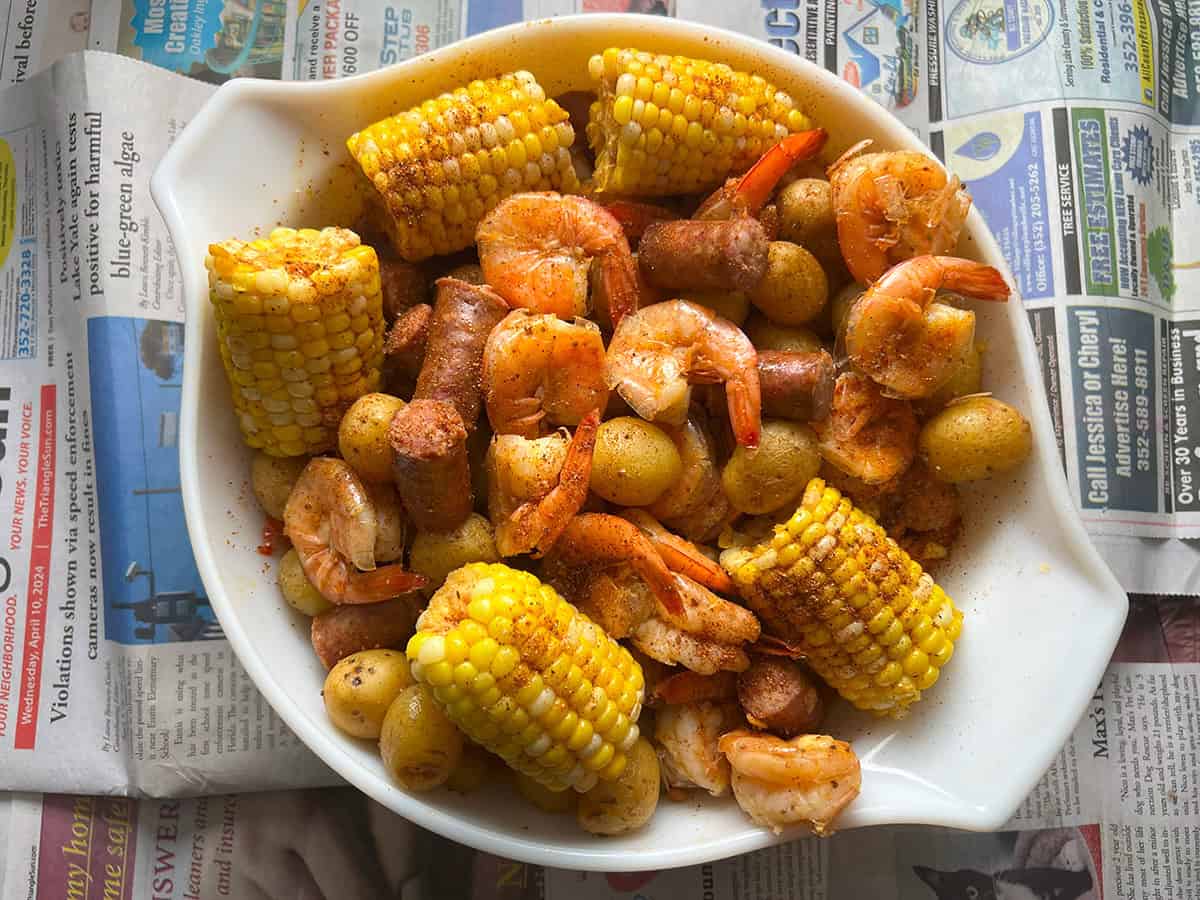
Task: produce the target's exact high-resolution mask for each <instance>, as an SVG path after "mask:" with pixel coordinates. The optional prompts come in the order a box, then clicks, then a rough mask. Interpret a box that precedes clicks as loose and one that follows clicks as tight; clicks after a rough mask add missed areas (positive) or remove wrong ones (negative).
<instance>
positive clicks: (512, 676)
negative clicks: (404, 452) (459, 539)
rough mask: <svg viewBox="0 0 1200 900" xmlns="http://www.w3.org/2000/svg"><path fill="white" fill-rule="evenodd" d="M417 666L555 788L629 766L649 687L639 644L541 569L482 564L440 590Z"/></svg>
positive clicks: (467, 717) (459, 718) (416, 648)
mask: <svg viewBox="0 0 1200 900" xmlns="http://www.w3.org/2000/svg"><path fill="white" fill-rule="evenodd" d="M417 629H418V630H417V633H416V634H415V635H414V636H413V638H412V640H411V641H409V644H408V658H409V660H411V662H412V673H413V676H414V677H415V678H417V679H418V680H419V681H421V682H423V683H425V684H427V685H429V686H430V687H431V688H432V689H433V695H434V697H436V698H437V700H438V702H440V703H441V704H442V705H443V706H444V707H445V709H446V712H447V714H448V715H449V716H450V718H451V719H452V720H454V722H456V723H457V724H458V726H459V727H460V728H461V729H462V730H463V731H464V732H466V734H467V735H468V736H469V737H470V738H471V739H472V740H474V741H475V742H476V743H479V744H482V745H483V746H484V747H486V748H487V749H489V750H491V751H492V752H493V753H495V754H497V755H498V756H500V757H501V758H502V759H504V761H505V762H507V763H508V764H509V765H510V766H512V767H513V768H514V769H516V770H517V771H519V772H522V773H524V774H525V775H528V776H529V777H531V778H534V779H536V780H537V781H539V782H540V783H541V784H543V785H545V786H546V787H548V788H550V789H551V790H558V791H561V790H565V789H566V788H568V787H573V788H575V789H576V790H577V791H586V790H588V789H590V788H591V787H592V786H593V785H594V784H595V783H596V781H597V779H605V780H611V779H614V778H616V777H618V776H619V775H620V774H621V771H622V770H623V769H624V768H625V764H626V753H627V752H628V751H629V748H630V747H632V746H633V744H634V742H635V741H636V740H637V737H638V727H637V724H636V722H637V718H638V715H639V714H640V712H641V708H642V691H643V686H644V681H643V676H642V670H641V667H640V666H639V665H638V664H637V662H635V661H634V659H633V657H632V656H630V655H629V651H627V650H625V649H624V648H623V647H621V646H620V645H619V644H618V643H617V642H616V641H614V640H613V639H612V638H610V637H609V636H608V635H607V634H605V632H604V630H603V629H601V628H600V627H599V626H598V625H596V624H595V623H593V622H592V621H591V620H590V619H588V617H587V616H585V615H584V614H583V613H581V612H579V611H578V610H577V609H575V607H573V606H572V605H571V604H570V603H568V602H567V601H566V600H564V599H562V598H561V597H560V596H559V595H558V594H557V593H556V592H555V590H554V589H553V588H551V587H550V586H549V585H544V584H542V583H541V582H539V581H538V580H537V578H535V577H534V576H533V575H530V574H529V573H527V572H520V571H517V570H516V569H511V568H509V567H508V566H505V565H503V564H501V563H492V564H488V563H471V564H469V565H466V566H463V567H462V568H461V569H458V570H456V571H455V572H452V573H451V574H450V576H449V577H448V578H447V579H446V582H445V584H443V585H442V587H441V588H440V589H439V590H438V592H437V593H436V594H434V595H433V599H432V600H430V602H429V607H428V608H427V609H426V610H425V612H424V613H422V615H421V618H420V619H419V620H418V622H417Z"/></svg>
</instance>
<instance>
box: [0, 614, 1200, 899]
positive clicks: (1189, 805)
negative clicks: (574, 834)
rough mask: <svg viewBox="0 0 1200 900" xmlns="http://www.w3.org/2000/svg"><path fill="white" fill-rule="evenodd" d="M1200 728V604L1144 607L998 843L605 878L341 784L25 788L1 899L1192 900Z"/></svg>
mask: <svg viewBox="0 0 1200 900" xmlns="http://www.w3.org/2000/svg"><path fill="white" fill-rule="evenodd" d="M1198 729H1200V606H1198V605H1197V604H1196V602H1195V601H1194V600H1191V599H1186V600H1185V599H1180V598H1158V597H1137V598H1135V599H1134V606H1133V612H1132V614H1131V616H1130V620H1129V624H1128V626H1127V627H1126V630H1125V633H1124V635H1123V637H1122V640H1121V644H1120V646H1119V647H1118V650H1117V653H1116V656H1115V660H1114V662H1113V664H1112V665H1111V666H1110V668H1109V670H1108V672H1107V674H1106V675H1105V677H1104V680H1103V681H1102V682H1101V684H1100V685H1098V686H1097V690H1096V695H1095V697H1094V698H1093V700H1092V703H1091V705H1090V707H1089V709H1088V711H1087V713H1086V714H1085V716H1084V718H1083V719H1082V720H1081V721H1080V723H1079V726H1078V727H1077V728H1076V730H1075V732H1074V734H1073V735H1072V736H1071V739H1070V741H1068V743H1067V745H1066V746H1065V747H1064V748H1063V751H1062V753H1061V754H1060V755H1059V757H1058V759H1057V760H1056V762H1055V763H1054V765H1053V766H1052V767H1051V769H1050V770H1049V771H1048V772H1047V773H1046V775H1045V777H1044V778H1043V779H1042V781H1041V782H1040V783H1039V784H1038V785H1037V787H1036V788H1035V789H1034V790H1033V792H1032V793H1031V794H1030V795H1029V797H1028V799H1027V800H1026V801H1025V803H1024V804H1023V805H1022V806H1021V809H1020V810H1019V811H1018V812H1017V814H1016V815H1015V816H1014V817H1013V819H1012V820H1011V822H1009V824H1008V825H1007V826H1006V827H1005V828H1004V829H1003V830H1001V831H1000V832H997V833H994V834H971V833H967V832H956V831H950V830H946V829H933V828H917V827H882V828H871V829H859V830H856V831H850V832H845V833H841V834H837V835H834V836H833V837H831V838H825V839H818V838H804V839H801V840H798V841H794V842H792V843H789V844H785V845H782V846H779V847H774V848H771V849H768V850H762V851H759V852H757V853H751V854H747V855H745V856H742V857H738V858H735V859H729V860H724V861H720V862H716V863H711V864H707V865H701V866H692V867H689V868H684V869H675V870H671V871H666V872H634V873H624V874H618V873H609V874H593V873H586V872H573V871H565V870H558V869H541V868H539V867H536V866H527V865H523V864H521V863H519V862H514V861H511V860H504V859H498V858H496V857H493V856H489V855H487V854H484V853H475V852H473V851H470V850H468V849H467V848H463V847H458V846H456V845H454V844H451V843H450V842H447V841H442V840H440V839H438V838H436V837H434V836H432V835H430V834H428V833H426V832H423V831H421V830H420V829H418V828H416V827H415V826H412V825H410V824H408V823H406V822H405V821H404V820H402V819H400V818H398V817H396V816H394V815H392V814H390V813H388V812H386V811H385V810H383V809H382V808H381V807H380V806H378V805H377V804H375V803H374V802H373V801H371V800H369V799H368V798H366V797H365V796H363V795H361V794H359V793H357V792H355V791H353V790H350V789H345V788H333V789H324V790H304V791H287V792H267V793H255V794H237V795H225V796H215V797H202V798H191V799H178V798H173V799H160V800H155V799H143V800H140V801H139V800H131V799H128V798H121V797H86V796H70V795H61V794H55V795H44V796H42V795H12V796H11V797H10V798H9V799H8V800H7V803H6V804H5V803H4V802H3V801H0V848H6V849H7V852H6V853H4V854H3V855H2V856H0V859H2V860H3V863H0V896H4V897H18V896H27V897H31V898H39V900H40V898H52V897H53V898H57V897H63V896H73V897H80V898H89V900H90V898H93V897H94V898H99V897H106V898H107V897H136V898H142V897H155V898H168V897H169V898H177V900H194V898H215V897H223V896H232V897H301V896H303V897H322V896H323V897H328V898H331V900H332V898H337V900H358V898H363V900H367V898H371V900H374V898H384V897H403V898H404V900H424V898H429V900H442V898H460V897H462V898H474V900H608V898H630V900H635V898H639V897H640V898H644V900H650V898H658V900H672V898H685V897H686V898H693V897H695V898H712V900H780V898H789V900H841V898H871V900H933V898H944V900H960V898H961V900H966V898H970V897H974V898H978V900H982V898H987V897H992V898H997V900H1000V898H1028V897H1037V898H1043V897H1047V898H1049V897H1053V898H1058V900H1101V898H1102V897H1107V898H1110V900H1112V898H1122V900H1196V898H1198V897H1200V781H1198V778H1200V760H1198V759H1197V754H1198V753H1200V750H1198V749H1197V745H1196V742H1195V740H1194V735H1195V734H1196V733H1197V730H1198ZM964 752H967V751H966V750H964ZM662 802H664V803H667V802H671V801H669V800H666V799H664V800H663V801H662ZM6 807H7V808H6ZM297 822H303V823H304V827H303V828H297V827H296V824H295V823H297ZM564 825H566V823H564ZM566 827H570V826H566ZM72 891H75V893H72ZM972 891H974V892H973V893H972Z"/></svg>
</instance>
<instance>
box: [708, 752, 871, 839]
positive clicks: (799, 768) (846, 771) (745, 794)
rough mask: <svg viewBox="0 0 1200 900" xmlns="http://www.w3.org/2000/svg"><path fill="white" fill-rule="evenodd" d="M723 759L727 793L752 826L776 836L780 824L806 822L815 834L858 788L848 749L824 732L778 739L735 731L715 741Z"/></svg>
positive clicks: (858, 773)
mask: <svg viewBox="0 0 1200 900" xmlns="http://www.w3.org/2000/svg"><path fill="white" fill-rule="evenodd" d="M718 747H719V748H720V750H721V752H722V753H723V754H725V758H726V759H727V760H729V766H730V770H731V772H732V778H731V783H732V785H733V796H734V797H735V798H736V799H737V802H738V806H740V807H741V808H742V810H743V811H744V812H746V813H748V814H749V816H750V818H751V819H753V820H754V821H755V822H756V823H757V824H759V825H763V826H765V827H767V828H770V829H771V830H772V831H774V832H775V833H776V834H780V833H781V832H782V831H783V829H784V827H785V826H788V825H797V824H801V823H803V824H807V825H808V826H809V827H810V828H812V830H813V831H814V832H815V833H816V834H819V835H823V834H829V833H831V829H830V826H831V825H832V824H833V822H834V820H836V819H837V817H838V814H839V813H841V811H842V810H843V809H845V808H846V806H847V804H849V803H850V801H852V800H853V799H854V798H855V797H857V796H858V792H859V789H860V788H861V787H862V769H861V767H860V766H859V762H858V757H857V756H855V754H854V750H853V749H851V747H850V745H849V744H847V743H846V742H844V741H838V740H834V739H833V738H831V737H829V736H828V735H824V734H802V735H799V736H797V737H794V738H792V739H791V740H787V741H785V740H783V739H782V738H778V737H775V736H774V735H770V734H763V733H762V732H753V731H748V730H746V729H738V730H736V731H731V732H729V733H728V734H725V735H722V736H721V740H720V742H719V743H718Z"/></svg>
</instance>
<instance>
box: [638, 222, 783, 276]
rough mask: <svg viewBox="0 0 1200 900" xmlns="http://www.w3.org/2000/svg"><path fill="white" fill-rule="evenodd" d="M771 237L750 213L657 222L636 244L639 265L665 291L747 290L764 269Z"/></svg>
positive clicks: (765, 268) (647, 229) (644, 273)
mask: <svg viewBox="0 0 1200 900" xmlns="http://www.w3.org/2000/svg"><path fill="white" fill-rule="evenodd" d="M769 243H770V241H769V240H768V239H767V232H766V230H765V229H764V228H763V226H762V224H761V223H760V222H759V221H758V220H757V219H753V218H750V217H749V216H741V217H739V218H736V219H726V220H718V221H711V220H705V219H685V220H681V221H678V222H655V223H654V224H652V225H650V226H648V227H647V228H646V231H645V233H644V234H643V235H642V240H641V243H639V244H638V266H639V268H640V269H641V271H642V274H643V275H645V277H646V281H647V282H649V284H650V286H651V287H656V288H659V289H661V290H664V291H735V290H737V291H745V290H749V289H751V288H753V287H754V286H755V285H756V284H758V282H759V281H760V280H761V279H762V277H763V273H765V272H766V271H767V245H768V244H769Z"/></svg>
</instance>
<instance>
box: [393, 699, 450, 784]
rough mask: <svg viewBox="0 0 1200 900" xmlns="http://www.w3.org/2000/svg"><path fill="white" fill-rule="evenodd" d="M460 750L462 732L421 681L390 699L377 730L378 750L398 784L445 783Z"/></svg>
mask: <svg viewBox="0 0 1200 900" xmlns="http://www.w3.org/2000/svg"><path fill="white" fill-rule="evenodd" d="M462 753H463V736H462V732H460V731H459V730H458V728H457V726H455V724H454V723H453V722H451V721H450V719H448V718H447V717H446V714H445V713H444V712H442V709H441V707H440V706H438V704H437V701H436V700H434V699H433V695H432V694H430V693H429V690H428V689H427V688H426V687H425V686H424V685H422V684H413V685H410V686H409V687H406V688H405V689H404V690H403V691H401V692H400V696H399V697H397V698H396V699H395V700H394V701H392V705H391V706H389V707H388V711H387V715H386V716H385V717H384V719H383V730H382V731H381V732H380V734H379V754H380V756H382V757H383V764H384V766H385V767H387V770H388V772H390V773H391V775H392V777H393V778H394V779H396V781H397V783H399V784H400V786H401V787H403V788H406V789H407V790H410V791H428V790H431V789H433V788H435V787H437V786H438V785H441V784H445V783H446V780H447V779H449V777H450V775H451V773H453V772H454V770H455V769H456V768H458V762H459V760H460V759H461V758H462Z"/></svg>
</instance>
